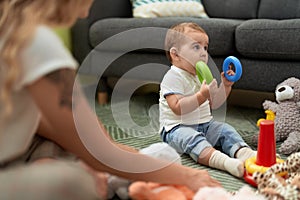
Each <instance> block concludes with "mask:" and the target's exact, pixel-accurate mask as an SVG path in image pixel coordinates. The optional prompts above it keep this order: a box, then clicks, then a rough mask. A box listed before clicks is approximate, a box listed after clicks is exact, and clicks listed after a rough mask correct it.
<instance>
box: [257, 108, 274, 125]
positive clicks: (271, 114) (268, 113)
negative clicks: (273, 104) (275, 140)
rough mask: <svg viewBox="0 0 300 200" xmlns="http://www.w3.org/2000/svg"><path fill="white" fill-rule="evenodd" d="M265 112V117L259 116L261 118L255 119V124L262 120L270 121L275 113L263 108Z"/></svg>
mask: <svg viewBox="0 0 300 200" xmlns="http://www.w3.org/2000/svg"><path fill="white" fill-rule="evenodd" d="M265 113H266V119H264V118H261V119H259V120H257V123H256V125H257V126H259V125H260V122H261V121H262V120H272V121H274V120H275V113H274V112H273V111H272V110H265Z"/></svg>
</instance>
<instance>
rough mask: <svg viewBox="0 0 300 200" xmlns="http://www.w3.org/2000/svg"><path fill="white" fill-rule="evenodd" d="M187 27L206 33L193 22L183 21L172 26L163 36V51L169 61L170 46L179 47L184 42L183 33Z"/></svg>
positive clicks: (170, 59)
mask: <svg viewBox="0 0 300 200" xmlns="http://www.w3.org/2000/svg"><path fill="white" fill-rule="evenodd" d="M187 28H191V29H193V30H196V31H200V32H202V33H204V34H206V35H207V33H206V32H205V30H204V29H203V28H201V27H200V26H199V25H198V24H196V23H194V22H183V23H180V24H176V25H174V26H172V27H171V28H170V29H169V30H168V32H167V34H166V38H165V52H166V55H167V58H168V60H169V61H170V62H172V58H171V55H170V49H171V48H172V47H176V48H178V49H179V48H180V46H181V45H182V43H184V42H185V40H186V39H187V38H186V36H185V34H184V33H185V31H186V29H187Z"/></svg>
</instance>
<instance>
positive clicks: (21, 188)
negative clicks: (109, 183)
mask: <svg viewBox="0 0 300 200" xmlns="http://www.w3.org/2000/svg"><path fill="white" fill-rule="evenodd" d="M103 190H105V191H106V187H105V186H103ZM0 199H12V200H14V199H24V200H40V199H43V200H53V199H55V200H66V199H72V200H77V199H78V200H82V199H85V200H89V199H91V200H94V199H100V197H99V195H98V194H97V191H96V187H95V179H94V178H93V176H91V175H90V174H89V173H88V172H87V171H86V170H84V169H83V168H82V167H80V166H79V165H78V164H75V163H74V162H69V161H51V162H48V161H47V162H38V163H32V164H28V165H22V166H18V167H13V168H5V169H1V171H0Z"/></svg>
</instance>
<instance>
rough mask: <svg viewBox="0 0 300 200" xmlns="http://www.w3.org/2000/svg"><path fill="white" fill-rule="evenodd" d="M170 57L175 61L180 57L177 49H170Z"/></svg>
mask: <svg viewBox="0 0 300 200" xmlns="http://www.w3.org/2000/svg"><path fill="white" fill-rule="evenodd" d="M170 56H171V58H172V59H175V58H177V57H178V51H177V49H176V47H172V48H171V49H170Z"/></svg>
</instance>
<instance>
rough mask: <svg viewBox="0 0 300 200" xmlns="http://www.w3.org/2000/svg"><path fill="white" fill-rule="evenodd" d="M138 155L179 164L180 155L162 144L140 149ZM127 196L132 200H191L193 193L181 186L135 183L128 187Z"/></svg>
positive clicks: (165, 144)
mask: <svg viewBox="0 0 300 200" xmlns="http://www.w3.org/2000/svg"><path fill="white" fill-rule="evenodd" d="M140 153H143V154H146V155H149V156H152V157H155V158H160V159H164V160H168V161H171V162H176V163H178V164H181V157H180V155H179V154H178V153H177V152H176V150H175V149H173V148H172V147H170V146H169V145H168V144H167V143H164V142H161V143H155V144H152V145H150V146H149V147H146V148H144V149H141V150H140ZM129 196H130V197H131V199H133V200H162V199H163V200H192V198H193V196H194V192H193V191H192V190H190V189H189V188H187V187H186V186H182V185H170V184H169V185H167V184H159V183H154V182H143V181H137V182H133V183H132V184H131V185H130V186H129Z"/></svg>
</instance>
